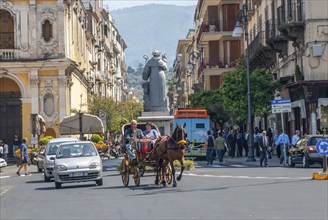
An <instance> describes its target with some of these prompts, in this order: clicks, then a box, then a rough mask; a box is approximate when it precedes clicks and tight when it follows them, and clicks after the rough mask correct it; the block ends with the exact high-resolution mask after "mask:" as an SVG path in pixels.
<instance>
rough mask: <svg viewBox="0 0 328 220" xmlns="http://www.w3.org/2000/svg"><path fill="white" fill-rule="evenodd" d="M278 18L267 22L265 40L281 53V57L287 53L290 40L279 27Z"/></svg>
mask: <svg viewBox="0 0 328 220" xmlns="http://www.w3.org/2000/svg"><path fill="white" fill-rule="evenodd" d="M276 24H277V20H272V19H270V20H268V21H266V22H265V40H266V44H267V45H268V46H270V47H271V48H272V49H273V50H274V51H275V52H277V53H279V58H283V57H284V56H286V55H287V49H288V40H287V39H286V38H285V36H284V35H283V34H282V33H281V32H280V31H279V30H278V29H277V25H276Z"/></svg>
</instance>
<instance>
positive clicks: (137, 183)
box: [133, 167, 140, 186]
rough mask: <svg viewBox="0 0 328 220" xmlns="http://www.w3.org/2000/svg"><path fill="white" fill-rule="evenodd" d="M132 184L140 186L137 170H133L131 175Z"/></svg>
mask: <svg viewBox="0 0 328 220" xmlns="http://www.w3.org/2000/svg"><path fill="white" fill-rule="evenodd" d="M133 179H134V183H135V185H136V186H139V185H140V176H139V168H137V167H135V168H134V174H133Z"/></svg>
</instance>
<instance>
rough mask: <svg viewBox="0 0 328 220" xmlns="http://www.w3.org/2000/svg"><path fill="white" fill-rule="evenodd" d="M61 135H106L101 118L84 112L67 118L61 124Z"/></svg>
mask: <svg viewBox="0 0 328 220" xmlns="http://www.w3.org/2000/svg"><path fill="white" fill-rule="evenodd" d="M59 133H60V134H61V135H65V134H80V136H81V138H82V136H83V134H95V133H104V125H103V123H102V121H101V120H100V118H98V117H97V116H95V115H90V114H85V113H82V112H79V113H77V114H76V115H73V116H67V117H65V118H64V119H63V120H62V121H61V122H60V124H59Z"/></svg>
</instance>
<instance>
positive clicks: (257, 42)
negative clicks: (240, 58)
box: [248, 31, 266, 57]
mask: <svg viewBox="0 0 328 220" xmlns="http://www.w3.org/2000/svg"><path fill="white" fill-rule="evenodd" d="M264 34H265V33H264V32H263V31H261V32H258V33H257V35H256V36H255V38H254V39H253V41H252V42H251V43H250V44H249V46H248V51H249V57H252V56H253V55H254V54H255V53H256V50H258V49H259V48H260V47H262V46H265V45H266V43H265V37H264Z"/></svg>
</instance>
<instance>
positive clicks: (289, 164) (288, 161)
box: [287, 155, 295, 167]
mask: <svg viewBox="0 0 328 220" xmlns="http://www.w3.org/2000/svg"><path fill="white" fill-rule="evenodd" d="M287 163H288V166H289V167H295V163H293V162H292V156H291V155H289V156H288V158H287Z"/></svg>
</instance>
